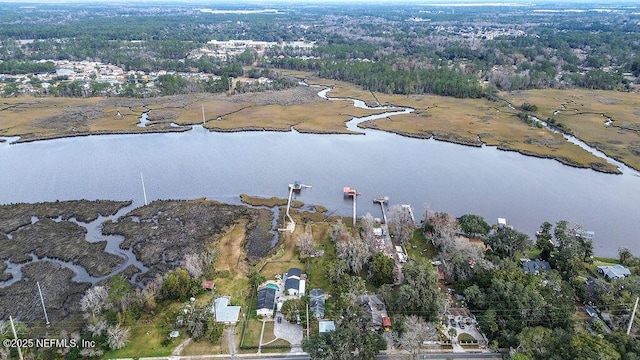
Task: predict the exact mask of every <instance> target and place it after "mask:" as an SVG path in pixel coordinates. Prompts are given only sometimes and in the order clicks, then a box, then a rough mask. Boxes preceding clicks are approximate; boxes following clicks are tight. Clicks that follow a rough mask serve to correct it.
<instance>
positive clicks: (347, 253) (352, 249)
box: [336, 235, 370, 274]
mask: <svg viewBox="0 0 640 360" xmlns="http://www.w3.org/2000/svg"><path fill="white" fill-rule="evenodd" d="M336 254H337V256H338V259H340V260H342V261H344V262H345V264H346V265H347V269H348V270H349V271H350V272H352V273H355V274H357V273H359V272H360V271H362V267H363V266H364V264H365V263H366V262H367V260H369V256H370V253H369V246H367V244H365V243H364V241H362V239H361V238H360V236H356V237H352V236H350V235H349V237H348V239H346V240H341V241H338V242H337V243H336Z"/></svg>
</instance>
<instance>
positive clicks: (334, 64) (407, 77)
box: [270, 58, 492, 98]
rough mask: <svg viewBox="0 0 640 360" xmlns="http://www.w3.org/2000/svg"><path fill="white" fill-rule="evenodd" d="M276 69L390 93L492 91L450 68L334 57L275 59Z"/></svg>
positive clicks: (480, 94) (458, 94) (471, 94)
mask: <svg viewBox="0 0 640 360" xmlns="http://www.w3.org/2000/svg"><path fill="white" fill-rule="evenodd" d="M270 64H271V66H274V67H276V68H284V69H293V70H304V71H314V72H317V73H318V76H320V77H324V78H328V79H335V80H342V81H347V82H351V83H354V84H357V85H360V86H363V87H364V88H366V89H367V90H371V91H377V92H382V93H388V94H402V95H409V94H435V95H442V96H453V97H457V98H479V97H483V96H488V95H491V94H492V90H491V89H485V88H483V87H482V85H481V84H480V83H479V81H478V79H477V78H476V77H474V76H470V75H466V74H464V73H462V72H459V71H454V70H449V69H446V68H437V69H416V70H394V69H393V68H392V67H391V66H390V65H389V64H386V63H384V62H375V63H372V62H364V61H336V60H331V59H309V60H303V59H298V58H283V59H271V60H270Z"/></svg>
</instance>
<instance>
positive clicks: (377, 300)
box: [356, 294, 391, 330]
mask: <svg viewBox="0 0 640 360" xmlns="http://www.w3.org/2000/svg"><path fill="white" fill-rule="evenodd" d="M356 303H357V304H360V306H362V308H363V309H364V311H365V312H366V313H367V314H368V315H369V316H370V321H369V324H368V327H369V328H371V329H373V330H382V329H384V328H385V324H384V320H383V318H385V317H389V315H388V314H387V307H386V305H385V303H384V300H383V299H382V296H380V295H377V294H363V295H358V296H357V297H356ZM388 325H389V328H390V327H391V324H390V319H389V324H388Z"/></svg>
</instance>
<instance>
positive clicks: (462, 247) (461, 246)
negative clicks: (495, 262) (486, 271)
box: [440, 237, 484, 281]
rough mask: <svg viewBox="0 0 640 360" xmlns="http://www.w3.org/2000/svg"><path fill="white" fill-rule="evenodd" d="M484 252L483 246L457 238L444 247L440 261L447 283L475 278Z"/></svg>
mask: <svg viewBox="0 0 640 360" xmlns="http://www.w3.org/2000/svg"><path fill="white" fill-rule="evenodd" d="M483 258H484V251H483V249H482V247H481V246H478V245H475V244H472V243H471V242H469V241H468V240H467V239H464V238H460V237H456V238H454V239H453V240H452V241H450V242H448V243H445V244H443V245H442V248H441V250H440V259H441V260H443V261H442V270H443V271H444V276H445V278H446V279H447V281H457V280H464V279H468V278H470V277H472V276H474V275H475V274H476V272H477V270H478V269H479V268H481V266H480V264H481V262H482V259H483Z"/></svg>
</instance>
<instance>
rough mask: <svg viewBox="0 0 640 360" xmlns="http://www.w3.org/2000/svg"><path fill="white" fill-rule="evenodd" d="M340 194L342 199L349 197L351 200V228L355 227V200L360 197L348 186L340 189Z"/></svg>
mask: <svg viewBox="0 0 640 360" xmlns="http://www.w3.org/2000/svg"><path fill="white" fill-rule="evenodd" d="M342 193H343V196H344V197H350V198H352V199H353V226H354V227H355V226H356V219H357V218H356V198H357V197H358V195H360V194H359V193H358V192H357V191H356V189H352V188H350V187H348V186H345V187H344V188H342Z"/></svg>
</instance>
